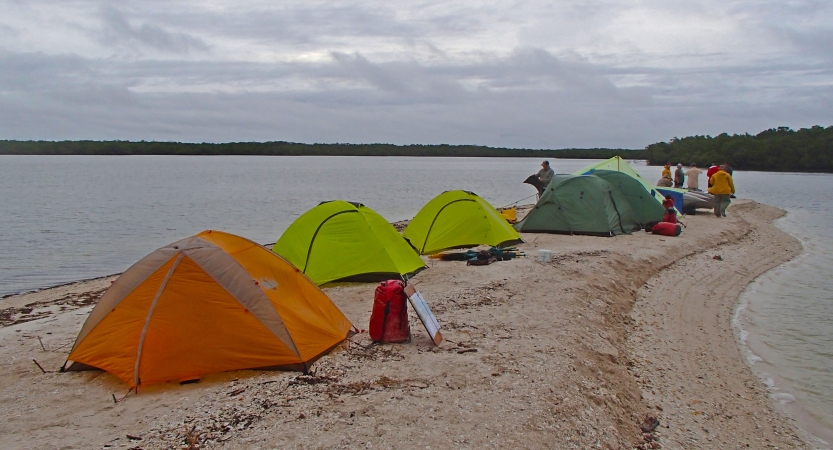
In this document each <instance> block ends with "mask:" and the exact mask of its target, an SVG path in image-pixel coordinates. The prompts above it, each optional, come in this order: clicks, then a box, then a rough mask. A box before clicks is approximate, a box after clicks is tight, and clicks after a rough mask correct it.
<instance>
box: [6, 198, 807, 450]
mask: <svg viewBox="0 0 833 450" xmlns="http://www.w3.org/2000/svg"><path fill="white" fill-rule="evenodd" d="M728 214H729V217H728V218H724V219H717V218H715V217H714V216H713V215H711V214H705V213H704V214H699V215H696V216H688V217H686V218H685V219H684V221H685V223H686V225H687V228H686V229H685V231H684V232H683V234H682V235H681V236H679V237H660V236H654V235H651V234H648V233H644V232H639V233H635V234H633V235H627V236H618V237H614V238H600V237H587V236H563V235H548V234H528V235H524V236H523V237H524V239H525V240H526V243H525V244H522V245H520V246H519V247H520V248H521V249H522V250H525V251H526V252H527V254H528V255H529V256H527V257H526V258H521V259H517V260H510V261H504V262H497V263H494V264H492V265H488V266H477V267H475V266H466V265H465V264H464V263H461V262H453V261H436V260H428V264H429V267H430V268H429V269H428V270H425V271H423V272H422V273H420V274H419V275H418V276H417V277H415V279H414V280H413V282H414V283H416V288H417V289H418V290H419V291H421V292H422V294H423V296H424V297H425V299H426V300H427V301H428V303H429V304H430V306H431V307H432V309H433V311H434V313H435V314H436V316H437V319H438V320H439V322H440V324H441V326H442V332H443V335H444V336H445V338H446V340H445V341H444V342H443V343H442V344H441V345H440V346H438V347H437V346H434V345H433V344H432V342H431V341H430V339H429V338H428V336H427V334H426V333H425V330H424V329H423V328H422V325H421V324H420V323H419V320H418V319H417V318H416V316H415V314H413V313H412V314H411V329H412V332H413V340H412V342H410V343H408V344H402V345H382V346H373V345H371V342H370V339H369V337H368V335H367V333H360V334H358V335H356V336H353V337H352V338H351V339H350V340H349V341H347V342H345V343H344V344H342V345H341V346H339V347H338V348H337V349H335V350H334V351H333V352H332V353H331V354H329V355H326V356H324V357H323V358H321V359H320V360H319V361H317V362H316V363H315V364H314V366H313V369H312V371H311V373H310V374H309V375H302V374H300V373H295V372H272V371H251V370H245V371H235V372H227V373H220V374H213V375H210V376H206V377H205V378H203V379H202V380H201V381H200V382H199V383H195V384H188V385H182V386H180V385H178V384H167V385H161V386H152V387H148V388H145V389H140V390H139V393H138V394H133V393H131V394H128V395H126V394H127V386H125V385H124V384H123V383H121V382H120V381H119V380H118V379H116V378H115V377H113V376H111V375H109V374H107V373H104V372H95V371H91V372H75V373H58V372H57V369H58V368H59V367H60V366H61V365H62V364H63V363H64V361H65V358H66V356H67V354H68V352H69V349H70V347H71V346H72V344H73V342H74V339H75V337H76V335H77V333H78V331H79V329H80V327H81V324H82V323H83V322H84V320H85V319H86V317H87V315H88V313H89V311H90V310H91V309H92V307H93V305H94V303H95V302H96V301H97V299H98V298H99V297H100V296H101V294H102V293H103V292H104V290H105V289H106V288H107V286H109V284H110V282H111V281H112V280H113V279H115V277H107V278H101V279H96V280H91V281H85V282H80V283H75V284H70V285H66V286H61V287H58V288H53V289H47V290H43V291H38V292H34V293H29V294H24V295H18V296H12V297H7V298H4V299H2V300H0V302H2V303H0V308H2V310H0V364H2V366H0V403H1V404H2V406H3V408H2V409H3V415H2V417H3V419H4V420H2V422H0V436H2V446H3V447H4V448H32V449H35V448H37V449H41V448H66V449H70V448H133V449H138V448H141V449H156V448H251V449H258V448H423V449H424V448H432V449H442V448H506V447H510V446H511V447H516V448H577V449H586V448H606V449H630V448H674V449H677V448H708V449H711V448H809V446H808V445H807V444H806V443H805V441H804V440H803V438H802V437H801V435H800V432H799V431H798V430H797V428H796V427H795V425H794V423H793V422H792V421H791V420H790V419H789V418H788V417H786V416H785V415H783V414H782V413H780V412H778V411H776V410H775V408H774V406H773V403H772V401H771V400H770V399H769V398H768V396H767V391H766V387H765V386H764V385H763V383H762V382H760V381H759V380H758V379H757V378H755V376H754V375H753V373H752V371H751V370H750V368H749V367H748V366H747V364H746V362H745V361H744V359H743V356H742V353H741V351H740V348H739V345H738V340H737V337H736V336H735V335H734V330H733V328H732V325H731V320H732V317H733V312H734V308H735V305H736V302H737V298H738V295H739V294H740V292H741V291H742V290H743V288H744V287H745V286H746V285H747V284H749V283H750V282H751V281H752V280H753V279H754V278H755V277H757V276H758V275H760V274H762V273H764V272H765V271H767V270H769V269H771V268H773V267H775V266H777V265H779V264H781V263H783V262H785V261H787V260H789V259H791V258H792V257H794V256H795V255H797V254H798V253H799V252H800V251H801V246H800V244H799V243H798V241H796V240H795V239H794V238H792V237H791V236H789V235H788V234H786V233H784V232H783V231H780V230H778V229H777V228H775V227H774V226H773V225H772V222H773V221H774V220H775V219H777V218H778V217H780V216H781V215H782V214H783V211H781V210H779V209H777V208H773V207H769V206H765V205H761V204H758V203H755V202H752V201H746V200H737V201H735V202H734V203H733V204H732V206H731V207H730V209H729V212H728ZM538 249H549V250H552V253H553V261H552V262H550V263H540V262H537V261H536V260H535V258H534V255H535V254H537V251H538ZM152 250H153V249H148V252H150V251H152ZM374 288H375V284H358V283H350V284H347V283H343V284H336V285H332V286H327V287H325V289H324V290H325V292H326V293H327V294H328V295H329V296H330V297H331V298H332V299H333V301H334V302H335V303H336V304H337V305H338V306H339V307H340V308H341V309H342V311H344V313H345V314H346V316H347V317H348V318H349V319H350V320H351V321H353V323H354V324H355V325H356V327H358V328H360V329H366V328H367V323H368V320H369V317H370V312H371V306H372V299H373V290H374ZM33 360H36V361H37V363H38V364H40V366H42V367H43V369H45V370H46V372H47V373H44V372H42V371H41V369H40V368H39V367H38V365H36V364H35V362H34V361H33ZM125 395H126V396H125ZM650 418H655V419H657V420H658V421H659V426H658V427H656V428H655V429H654V425H656V422H654V421H653V420H650ZM641 428H645V429H646V430H650V432H643V430H642V429H641Z"/></svg>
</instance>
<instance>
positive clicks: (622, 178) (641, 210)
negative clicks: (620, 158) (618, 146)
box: [593, 170, 665, 228]
mask: <svg viewBox="0 0 833 450" xmlns="http://www.w3.org/2000/svg"><path fill="white" fill-rule="evenodd" d="M593 175H595V176H597V177H599V178H601V179H603V180H605V181H607V182H608V183H610V184H612V185H613V187H615V188H617V189H618V190H619V192H621V193H622V195H624V196H625V198H627V199H628V203H630V205H631V210H632V211H633V215H634V218H635V219H636V221H637V222H638V223H639V225H640V228H645V226H646V225H647V224H653V223H656V222H661V221H662V216H663V215H664V214H665V208H663V207H662V204H660V203H657V201H656V199H654V197H653V195H651V193H650V192H648V191H647V190H645V187H644V186H642V183H640V182H639V180H637V179H636V178H634V177H632V176H629V175H627V174H626V173H623V172H616V171H614V170H596V171H595V172H593Z"/></svg>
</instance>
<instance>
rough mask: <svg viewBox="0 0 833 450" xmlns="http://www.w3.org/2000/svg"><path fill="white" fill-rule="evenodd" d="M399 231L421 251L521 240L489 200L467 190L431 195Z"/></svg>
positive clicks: (512, 242) (508, 244)
mask: <svg viewBox="0 0 833 450" xmlns="http://www.w3.org/2000/svg"><path fill="white" fill-rule="evenodd" d="M402 235H403V236H405V239H407V240H408V241H409V242H410V243H411V245H413V246H414V248H415V249H417V251H418V252H419V253H420V254H421V255H428V254H432V253H437V252H440V251H443V250H446V249H450V248H463V247H475V246H477V245H492V246H495V247H506V246H510V245H515V244H518V243H521V242H523V241H522V240H521V236H520V235H518V232H517V231H515V230H514V229H513V228H512V226H511V225H509V223H508V222H507V221H506V219H504V218H503V216H501V215H500V213H499V212H498V211H497V210H496V209H495V208H494V207H493V206H492V205H490V204H489V202H487V201H486V200H483V199H482V198H480V196H478V195H477V194H475V193H474V192H469V191H446V192H443V193H442V194H440V195H438V196H436V197H434V199H432V200H431V201H430V202H428V203H426V204H425V206H423V207H422V209H420V210H419V212H418V213H417V215H416V216H415V217H414V218H413V220H411V222H410V223H409V224H408V227H407V228H405V231H403V232H402Z"/></svg>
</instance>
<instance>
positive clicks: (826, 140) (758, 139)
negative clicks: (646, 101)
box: [645, 126, 833, 172]
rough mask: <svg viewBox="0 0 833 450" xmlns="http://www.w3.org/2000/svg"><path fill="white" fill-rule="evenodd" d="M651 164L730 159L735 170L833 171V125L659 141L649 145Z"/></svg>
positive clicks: (701, 164)
mask: <svg viewBox="0 0 833 450" xmlns="http://www.w3.org/2000/svg"><path fill="white" fill-rule="evenodd" d="M645 153H646V159H647V160H648V163H649V164H652V165H662V164H665V163H666V162H670V163H672V164H677V163H683V165H686V166H687V165H689V164H691V163H695V164H697V165H698V166H701V167H702V166H707V165H710V164H711V163H717V164H722V163H726V162H728V163H729V164H730V165H731V166H732V167H733V168H735V169H743V170H762V171H779V172H833V126H830V127H827V128H824V127H820V126H814V127H812V128H801V129H800V130H798V131H795V130H792V129H790V128H788V127H778V128H771V129H769V130H766V131H762V132H760V133H758V134H757V135H754V136H752V135H750V134H742V135H741V134H735V135H731V136H730V135H728V134H726V133H723V134H721V135H719V136H715V137H711V136H691V137H686V138H682V139H677V138H674V139H672V140H671V141H670V142H658V143H656V144H651V145H649V146H648V147H646V148H645Z"/></svg>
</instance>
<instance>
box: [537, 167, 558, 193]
mask: <svg viewBox="0 0 833 450" xmlns="http://www.w3.org/2000/svg"><path fill="white" fill-rule="evenodd" d="M535 175H536V176H537V177H538V181H540V182H541V186H542V188H541V192H543V190H544V189H546V188H547V186H549V185H550V181H552V177H554V176H555V171H553V170H552V169H551V168H550V162H549V161H544V162H542V163H541V170H539V171H538V173H537V174H535Z"/></svg>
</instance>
